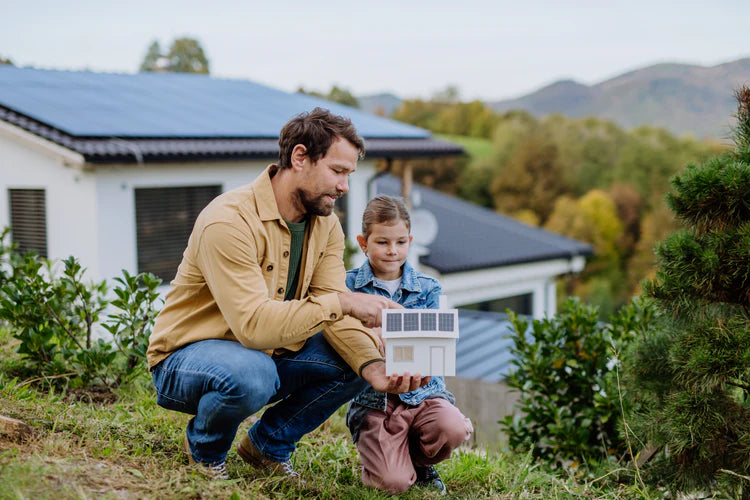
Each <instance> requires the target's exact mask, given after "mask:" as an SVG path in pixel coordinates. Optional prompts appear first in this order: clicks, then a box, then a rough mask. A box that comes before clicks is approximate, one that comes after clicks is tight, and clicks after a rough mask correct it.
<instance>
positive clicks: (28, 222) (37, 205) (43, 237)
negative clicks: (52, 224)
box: [8, 189, 47, 258]
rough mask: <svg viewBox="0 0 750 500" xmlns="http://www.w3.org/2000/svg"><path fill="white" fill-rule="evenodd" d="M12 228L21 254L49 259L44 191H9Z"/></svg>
mask: <svg viewBox="0 0 750 500" xmlns="http://www.w3.org/2000/svg"><path fill="white" fill-rule="evenodd" d="M8 199H9V201H10V227H11V230H12V231H13V243H15V244H16V245H18V249H17V251H18V252H19V253H26V252H29V251H34V252H36V253H38V254H39V255H40V256H41V257H44V258H47V207H46V202H45V193H44V189H9V190H8Z"/></svg>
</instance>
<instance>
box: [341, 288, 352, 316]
mask: <svg viewBox="0 0 750 500" xmlns="http://www.w3.org/2000/svg"><path fill="white" fill-rule="evenodd" d="M339 304H340V305H341V314H343V315H344V316H349V315H350V313H351V312H352V311H351V306H350V304H349V292H339Z"/></svg>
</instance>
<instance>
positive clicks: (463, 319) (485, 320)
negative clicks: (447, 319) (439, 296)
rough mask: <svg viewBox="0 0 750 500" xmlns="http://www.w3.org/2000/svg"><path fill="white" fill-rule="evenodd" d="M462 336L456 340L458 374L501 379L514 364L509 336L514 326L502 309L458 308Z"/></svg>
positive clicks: (494, 379)
mask: <svg viewBox="0 0 750 500" xmlns="http://www.w3.org/2000/svg"><path fill="white" fill-rule="evenodd" d="M458 324H459V327H460V330H461V336H460V338H459V339H458V342H457V343H456V376H457V377H461V378H467V379H472V380H482V381H483V382H498V381H500V380H502V379H503V378H504V377H505V376H507V375H508V374H509V373H510V371H511V369H512V368H513V364H512V363H511V362H512V360H513V355H512V354H511V352H510V348H511V347H512V346H513V341H512V340H511V339H510V338H508V335H510V334H511V333H512V332H513V330H512V327H511V323H510V321H508V316H507V315H506V314H501V313H493V312H484V311H470V310H467V309H459V310H458Z"/></svg>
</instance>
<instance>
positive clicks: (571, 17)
mask: <svg viewBox="0 0 750 500" xmlns="http://www.w3.org/2000/svg"><path fill="white" fill-rule="evenodd" d="M610 4H612V5H614V4H617V5H619V6H618V7H605V5H610ZM182 36H189V37H194V38H197V39H198V40H199V41H200V42H201V44H202V46H203V48H204V50H205V51H206V54H207V56H208V59H209V61H210V64H211V73H212V74H213V75H214V76H218V77H229V78H242V79H250V80H254V81H257V82H260V83H264V84H268V85H271V86H273V87H276V88H281V89H284V90H289V91H293V90H296V89H297V88H298V87H299V86H304V87H305V88H306V89H313V90H321V91H328V90H329V89H330V87H331V85H332V84H337V85H339V86H342V87H345V88H348V89H350V90H351V91H352V92H353V93H354V94H355V95H363V94H372V93H377V92H383V91H389V92H394V93H396V94H397V95H399V96H401V97H424V98H427V97H430V96H431V95H432V94H434V93H435V92H437V91H439V90H441V89H443V88H445V87H446V86H447V85H455V86H457V87H458V88H459V89H460V92H461V97H462V98H463V99H473V98H479V99H484V100H493V99H500V98H506V97H516V96H519V95H522V94H525V93H527V92H529V91H533V90H536V89H538V88H540V87H542V86H544V85H546V84H549V83H552V82H554V81H556V80H559V79H562V78H571V79H575V80H578V81H579V82H582V83H587V84H592V83H597V82H600V81H602V80H605V79H607V78H610V77H613V76H616V75H618V74H620V73H623V72H625V71H628V70H632V69H637V68H640V67H644V66H648V65H651V64H655V63H659V62H685V63H693V64H701V65H714V64H720V63H723V62H729V61H732V60H736V59H739V58H741V57H750V0H713V1H708V0H680V1H678V0H629V1H624V0H622V1H607V0H595V1H589V0H585V1H564V0H557V1H553V0H546V1H545V0H527V1H524V0H512V1H506V0H496V1H472V0H463V1H455V0H454V1H450V2H449V1H443V0H430V1H422V0H401V1H390V0H379V1H372V2H366V1H356V0H349V1H346V2H345V1H338V0H337V1H324V0H318V1H309V0H308V1H297V0H292V1H284V0H275V1H267V2H255V1H239V0H235V1H233V0H203V1H195V0H181V1H174V0H165V1H159V0H122V1H109V0H88V1H83V0H22V1H14V0H0V56H2V57H6V58H10V59H11V60H12V61H13V62H14V63H15V64H16V65H18V66H27V65H31V66H36V67H43V68H55V69H90V70H95V71H116V72H127V73H131V72H135V71H137V69H138V67H139V65H140V63H141V61H142V59H143V56H144V55H145V53H146V49H147V48H148V46H149V44H150V43H151V42H152V41H153V40H155V39H156V40H158V41H159V42H160V43H161V44H162V47H163V48H166V47H168V45H169V43H170V42H171V41H172V40H173V39H174V38H177V37H182Z"/></svg>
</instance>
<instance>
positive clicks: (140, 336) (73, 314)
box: [0, 230, 160, 388]
mask: <svg viewBox="0 0 750 500" xmlns="http://www.w3.org/2000/svg"><path fill="white" fill-rule="evenodd" d="M7 234H8V231H7V230H6V231H4V232H3V233H2V235H1V236H0V269H1V270H2V271H1V272H2V274H0V319H2V320H4V321H5V322H7V325H8V329H9V330H10V332H11V333H12V335H13V337H15V338H16V339H17V340H18V341H19V344H18V348H17V352H18V353H19V354H20V355H21V359H22V360H23V361H24V362H25V370H24V371H25V375H26V376H30V377H36V378H38V379H40V380H48V381H50V380H57V381H59V382H70V383H72V384H73V385H74V386H81V385H83V386H89V385H102V386H105V387H108V388H113V387H116V386H118V385H119V384H121V383H122V382H123V381H124V380H127V379H129V378H131V377H132V376H133V375H135V374H137V373H138V372H137V371H136V370H135V368H136V366H137V364H138V362H139V360H145V350H146V346H147V343H148V336H149V334H150V332H151V327H152V326H153V321H154V317H155V314H156V312H155V309H154V306H155V301H156V299H157V298H158V294H157V293H156V291H155V289H156V287H157V286H158V285H159V283H160V280H159V279H158V278H156V277H154V276H152V275H144V274H142V275H137V276H131V275H130V274H128V273H127V271H123V274H124V278H117V279H116V281H117V282H119V283H120V286H118V287H116V288H115V289H114V293H115V294H116V295H117V299H115V300H113V301H111V302H109V301H108V300H107V298H106V294H107V283H106V282H105V281H101V282H99V283H85V282H84V279H83V277H84V274H85V271H86V270H85V268H83V267H81V265H80V264H79V263H78V261H77V260H76V259H75V258H74V257H69V258H67V259H65V260H64V261H63V262H62V264H63V266H64V268H63V270H62V272H61V273H59V272H58V269H57V268H58V267H59V266H58V265H57V263H54V262H52V261H49V260H46V259H43V258H41V257H39V256H38V255H36V254H34V253H32V252H29V253H27V254H25V255H23V256H19V255H17V254H16V253H15V252H14V247H13V245H10V244H6V243H5V238H6V237H7ZM110 306H111V307H114V308H116V309H117V311H114V312H112V313H111V314H109V316H108V319H107V322H106V323H105V324H104V325H102V326H103V327H104V328H105V329H106V330H108V331H109V332H110V333H111V334H112V340H111V341H110V340H107V339H105V338H102V336H101V335H98V333H103V332H97V325H99V319H100V316H101V315H102V313H103V312H104V311H105V310H106V309H107V308H108V307H110Z"/></svg>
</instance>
